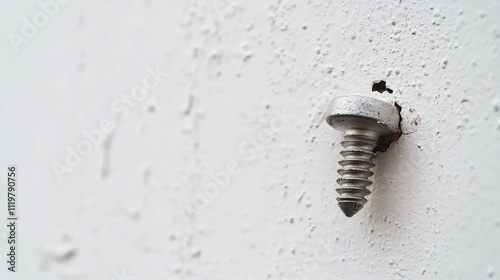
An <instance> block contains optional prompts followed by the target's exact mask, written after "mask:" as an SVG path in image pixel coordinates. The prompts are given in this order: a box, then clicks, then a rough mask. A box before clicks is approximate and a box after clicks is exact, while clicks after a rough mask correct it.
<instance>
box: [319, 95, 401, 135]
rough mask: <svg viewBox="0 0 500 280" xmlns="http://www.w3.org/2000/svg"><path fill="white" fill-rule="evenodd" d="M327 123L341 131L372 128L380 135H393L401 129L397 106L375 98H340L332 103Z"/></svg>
mask: <svg viewBox="0 0 500 280" xmlns="http://www.w3.org/2000/svg"><path fill="white" fill-rule="evenodd" d="M326 122H327V123H328V124H329V125H330V126H331V127H333V128H335V129H337V130H340V131H345V130H347V129H355V128H366V127H370V130H372V131H374V132H376V133H377V134H379V135H391V134H394V133H396V131H397V129H398V127H399V112H398V110H397V109H396V107H395V106H393V105H391V104H389V103H387V102H384V101H380V100H378V99H375V98H371V97H365V96H358V95H350V96H339V97H336V98H334V99H333V100H332V101H331V102H330V107H329V109H328V112H327V115H326Z"/></svg>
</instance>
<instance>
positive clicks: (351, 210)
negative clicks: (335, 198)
mask: <svg viewBox="0 0 500 280" xmlns="http://www.w3.org/2000/svg"><path fill="white" fill-rule="evenodd" d="M339 207H340V210H342V212H344V214H345V216H346V217H348V218H350V217H352V216H354V214H356V213H358V212H359V210H361V208H363V204H360V203H357V202H352V201H345V202H339Z"/></svg>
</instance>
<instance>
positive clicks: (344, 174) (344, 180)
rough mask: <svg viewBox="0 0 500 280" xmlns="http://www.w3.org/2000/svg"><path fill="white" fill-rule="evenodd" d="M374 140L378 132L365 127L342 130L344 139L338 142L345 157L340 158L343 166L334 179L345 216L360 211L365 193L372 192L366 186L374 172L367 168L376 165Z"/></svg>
mask: <svg viewBox="0 0 500 280" xmlns="http://www.w3.org/2000/svg"><path fill="white" fill-rule="evenodd" d="M377 140H378V134H377V133H376V132H373V131H370V130H368V129H349V130H346V131H345V134H344V141H342V142H341V145H342V146H343V147H344V148H345V149H344V150H342V151H341V152H340V154H341V155H342V156H343V157H344V159H343V160H341V161H339V164H340V165H341V166H342V168H341V169H339V170H338V171H337V172H338V173H339V174H340V175H341V177H340V178H339V179H337V183H338V184H339V185H340V187H339V188H337V192H338V193H339V197H338V198H337V201H338V203H339V207H340V209H341V210H342V211H343V212H344V214H345V215H346V216H347V217H352V216H353V215H354V214H356V213H357V212H358V211H359V210H361V208H363V206H364V204H365V203H366V201H367V200H366V198H365V196H367V195H369V194H370V193H371V192H370V191H369V190H368V189H367V188H366V187H368V186H369V185H371V184H372V181H370V180H369V179H368V178H369V177H371V176H372V175H373V172H372V171H370V169H371V168H372V167H374V166H375V164H374V163H373V158H374V157H375V153H374V152H373V149H374V148H375V146H376V145H377Z"/></svg>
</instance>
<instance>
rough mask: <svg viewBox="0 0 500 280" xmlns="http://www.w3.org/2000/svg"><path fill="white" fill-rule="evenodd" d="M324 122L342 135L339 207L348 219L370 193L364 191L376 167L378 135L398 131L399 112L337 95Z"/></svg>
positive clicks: (363, 99)
mask: <svg viewBox="0 0 500 280" xmlns="http://www.w3.org/2000/svg"><path fill="white" fill-rule="evenodd" d="M326 122H327V123H328V124H329V125H330V126H331V127H333V128H335V129H337V130H340V131H343V132H344V141H342V142H341V145H342V146H343V147H344V148H345V149H344V150H343V151H341V152H340V154H341V155H342V156H343V157H344V159H343V160H341V161H339V164H340V165H341V166H342V168H341V169H339V170H338V171H337V172H338V173H339V174H340V176H341V177H340V178H338V179H337V183H338V184H339V185H340V187H339V188H337V192H338V193H339V197H338V198H337V201H338V204H339V207H340V209H341V210H342V212H344V214H345V215H346V216H347V217H349V218H350V217H352V216H354V214H356V213H357V212H358V211H359V210H361V208H363V206H364V204H365V203H366V201H367V200H366V198H365V196H367V195H369V194H370V193H371V192H370V191H369V190H368V189H367V188H366V187H367V186H369V185H371V184H372V181H370V180H369V179H368V178H369V177H371V176H372V175H373V172H372V171H370V169H371V168H372V167H374V166H375V164H374V163H373V158H374V157H375V152H374V149H375V147H376V146H377V144H378V139H379V137H380V136H389V135H393V134H395V133H396V132H397V130H398V127H399V112H398V110H397V109H396V108H395V107H394V106H392V105H391V104H389V103H386V102H383V101H380V100H377V99H374V98H370V97H364V96H355V95H353V96H340V97H336V98H334V99H333V100H332V101H331V102H330V108H329V110H328V113H327V116H326Z"/></svg>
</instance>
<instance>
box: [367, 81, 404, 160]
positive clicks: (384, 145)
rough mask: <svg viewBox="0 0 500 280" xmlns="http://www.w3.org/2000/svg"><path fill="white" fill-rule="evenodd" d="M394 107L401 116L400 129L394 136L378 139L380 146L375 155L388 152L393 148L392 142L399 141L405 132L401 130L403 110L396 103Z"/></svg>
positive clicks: (374, 150)
mask: <svg viewBox="0 0 500 280" xmlns="http://www.w3.org/2000/svg"><path fill="white" fill-rule="evenodd" d="M384 83H385V82H384ZM394 106H395V107H396V109H397V110H398V114H399V127H398V130H397V131H396V133H394V134H392V135H387V136H380V137H379V138H378V142H377V143H378V144H377V146H376V147H375V148H374V149H373V152H374V153H376V152H385V151H387V149H389V147H390V146H391V144H392V142H396V141H398V140H399V138H400V137H401V135H402V134H403V131H402V130H401V121H402V120H403V118H401V110H402V108H401V106H399V104H398V103H396V102H394Z"/></svg>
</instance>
